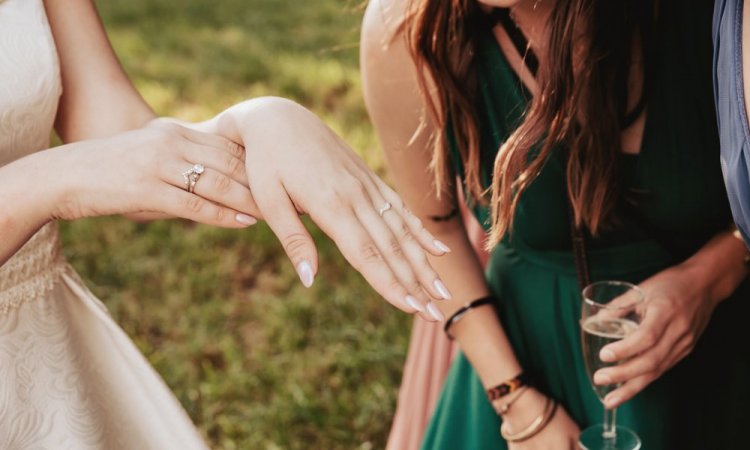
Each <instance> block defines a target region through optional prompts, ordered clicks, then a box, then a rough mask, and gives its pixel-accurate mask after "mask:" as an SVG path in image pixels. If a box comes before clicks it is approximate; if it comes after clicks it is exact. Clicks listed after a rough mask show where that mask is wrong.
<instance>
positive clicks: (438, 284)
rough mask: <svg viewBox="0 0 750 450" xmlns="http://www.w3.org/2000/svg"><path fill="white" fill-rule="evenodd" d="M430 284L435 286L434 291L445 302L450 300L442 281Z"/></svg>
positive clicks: (449, 294)
mask: <svg viewBox="0 0 750 450" xmlns="http://www.w3.org/2000/svg"><path fill="white" fill-rule="evenodd" d="M432 284H433V285H434V286H435V290H436V291H438V293H439V294H440V296H441V297H443V298H444V299H445V300H450V299H451V293H450V292H448V288H447V287H445V285H444V284H443V282H442V281H440V280H435V281H434V282H433V283H432Z"/></svg>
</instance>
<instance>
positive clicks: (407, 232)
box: [399, 222, 414, 241]
mask: <svg viewBox="0 0 750 450" xmlns="http://www.w3.org/2000/svg"><path fill="white" fill-rule="evenodd" d="M399 231H400V236H401V239H402V240H404V241H411V240H413V239H414V235H413V234H412V232H411V228H409V224H408V223H406V222H402V223H401V227H400V230H399Z"/></svg>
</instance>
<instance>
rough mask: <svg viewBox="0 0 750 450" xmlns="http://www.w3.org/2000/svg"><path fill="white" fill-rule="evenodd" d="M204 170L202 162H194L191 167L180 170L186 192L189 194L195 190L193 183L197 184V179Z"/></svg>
mask: <svg viewBox="0 0 750 450" xmlns="http://www.w3.org/2000/svg"><path fill="white" fill-rule="evenodd" d="M205 171H206V168H205V167H203V164H194V165H193V167H191V168H190V169H188V170H186V171H185V172H182V178H183V179H184V180H185V189H186V190H187V191H188V192H190V193H191V194H192V193H193V192H195V185H196V184H198V180H199V179H200V177H201V175H202V174H203V172H205Z"/></svg>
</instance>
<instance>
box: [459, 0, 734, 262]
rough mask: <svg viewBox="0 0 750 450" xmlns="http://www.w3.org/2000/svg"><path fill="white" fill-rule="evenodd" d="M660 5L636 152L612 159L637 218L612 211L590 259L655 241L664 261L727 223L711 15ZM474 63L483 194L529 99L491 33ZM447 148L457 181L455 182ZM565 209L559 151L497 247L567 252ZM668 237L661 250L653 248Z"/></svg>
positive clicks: (699, 7)
mask: <svg viewBox="0 0 750 450" xmlns="http://www.w3.org/2000/svg"><path fill="white" fill-rule="evenodd" d="M693 3H694V4H693ZM663 4H664V5H665V10H669V11H670V13H669V14H663V15H661V16H660V17H659V20H658V23H657V30H656V31H655V33H656V35H655V36H654V39H653V48H652V49H651V51H654V52H655V53H656V54H658V55H659V57H658V58H655V59H654V61H653V67H652V70H651V76H650V77H649V81H648V83H647V87H646V99H647V101H648V103H647V115H646V125H645V130H644V134H643V138H642V146H641V152H640V154H639V155H622V157H621V164H622V171H623V177H624V180H623V181H624V186H623V187H624V189H625V191H626V193H627V195H628V199H629V200H633V201H634V203H635V204H636V205H637V206H636V209H637V210H638V211H637V212H638V213H639V214H640V215H642V216H643V218H640V217H634V214H632V213H630V212H629V211H620V208H617V210H616V212H615V214H616V217H615V220H613V221H612V222H613V223H612V224H611V226H608V227H607V228H606V229H605V230H603V231H602V232H601V233H600V234H599V235H598V236H597V238H596V239H592V240H591V243H590V249H591V250H592V251H595V250H597V249H606V248H612V247H617V246H622V245H630V244H633V243H636V242H645V241H650V240H654V238H657V239H656V240H658V241H660V242H659V244H662V243H666V244H669V246H670V253H673V254H681V255H686V254H690V253H692V252H695V251H696V250H697V249H698V248H699V247H700V246H701V245H703V244H704V243H705V242H706V241H707V239H709V238H710V236H712V235H714V234H715V233H716V232H718V231H719V230H721V229H723V228H726V227H728V226H729V224H730V221H731V217H730V214H729V207H728V202H727V199H726V192H725V190H724V186H723V180H722V176H721V169H720V165H719V141H718V134H717V129H716V123H715V115H714V106H713V98H712V95H711V52H712V49H711V45H710V44H711V39H710V31H711V30H710V23H709V22H708V21H706V20H702V19H703V18H704V17H705V15H703V14H704V13H705V14H708V13H709V12H710V5H704V4H703V3H702V2H698V1H697V0H696V1H695V2H692V3H690V5H683V6H684V7H683V6H677V5H678V4H677V3H676V2H675V1H665V2H663ZM666 5H669V7H668V8H667V6H666ZM686 30H690V31H689V32H688V31H686ZM477 54H478V56H479V57H478V67H477V71H478V81H479V83H478V84H479V92H478V99H477V110H478V116H479V122H480V133H481V136H480V139H481V148H480V151H481V158H482V159H481V161H482V163H481V167H480V170H481V171H482V174H483V178H484V182H485V186H489V185H490V179H491V172H492V167H493V166H494V160H495V157H496V155H497V152H498V148H499V147H500V145H501V144H502V142H504V141H505V140H506V139H507V138H508V136H509V135H510V133H511V132H512V131H513V130H514V129H515V128H516V127H517V125H518V123H519V122H520V120H521V119H522V117H523V114H524V111H525V109H526V106H527V103H528V101H529V97H528V93H527V92H526V91H525V90H524V88H523V86H522V84H521V82H520V80H519V79H518V77H517V75H516V74H515V73H514V72H513V70H512V69H511V67H510V65H509V64H508V62H507V60H506V59H505V57H504V55H503V54H502V52H501V51H500V48H499V47H498V44H497V42H496V40H495V37H494V36H493V34H492V33H491V32H490V30H487V31H486V32H485V33H483V34H482V37H481V39H480V41H479V46H478V50H477ZM449 128H450V127H449ZM448 132H449V133H450V129H449V130H448ZM452 147H453V148H452V154H453V155H454V160H456V162H457V173H458V174H459V175H463V168H462V167H461V165H460V161H459V158H458V157H457V156H456V155H458V150H457V149H456V148H455V145H453V146H452ZM567 205H568V200H567V195H566V175H565V161H564V159H563V155H562V152H559V151H558V152H556V153H553V155H552V156H551V157H550V158H549V159H548V160H547V162H546V165H545V166H544V168H543V170H542V171H541V173H540V174H539V176H538V177H537V178H536V179H535V181H534V182H533V183H532V184H531V185H530V186H529V188H528V189H527V190H526V191H525V192H524V193H523V195H522V196H521V198H520V201H519V204H518V208H517V210H516V215H515V218H514V225H513V234H512V236H511V237H510V238H508V237H506V243H508V244H509V245H513V246H515V247H518V248H521V247H523V248H526V249H530V250H534V251H569V249H570V248H571V242H570V228H569V219H568V206H567ZM475 213H476V215H477V216H478V218H479V220H480V222H481V223H483V224H485V225H489V218H488V215H489V212H488V210H487V208H485V207H482V206H478V207H476V208H475ZM667 237H668V241H669V242H662V241H667Z"/></svg>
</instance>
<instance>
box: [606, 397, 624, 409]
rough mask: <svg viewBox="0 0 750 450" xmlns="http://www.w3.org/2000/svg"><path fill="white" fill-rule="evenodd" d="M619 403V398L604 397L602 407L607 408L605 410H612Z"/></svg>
mask: <svg viewBox="0 0 750 450" xmlns="http://www.w3.org/2000/svg"><path fill="white" fill-rule="evenodd" d="M619 403H620V397H618V396H616V395H613V396H611V397H606V398H605V399H604V406H606V407H607V409H611V408H614V407H615V406H617V405H618V404H619Z"/></svg>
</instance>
